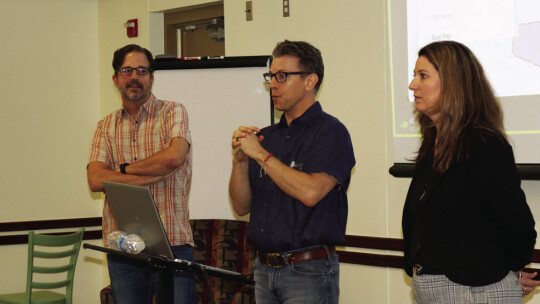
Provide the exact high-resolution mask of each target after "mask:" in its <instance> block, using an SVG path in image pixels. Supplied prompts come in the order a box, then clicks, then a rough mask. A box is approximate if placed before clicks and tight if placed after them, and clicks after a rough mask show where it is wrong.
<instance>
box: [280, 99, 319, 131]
mask: <svg viewBox="0 0 540 304" xmlns="http://www.w3.org/2000/svg"><path fill="white" fill-rule="evenodd" d="M322 113H323V110H322V106H321V104H320V103H319V102H318V101H316V102H315V103H314V104H313V105H311V107H309V108H308V109H307V110H306V111H305V112H304V114H302V115H300V117H298V118H296V119H294V120H293V121H291V124H293V123H295V122H298V123H302V124H306V125H310V124H312V123H313V121H315V119H317V118H318V117H319V116H320V115H321V114H322ZM279 126H280V127H282V128H286V127H287V121H286V119H285V114H282V115H281V119H280V120H279Z"/></svg>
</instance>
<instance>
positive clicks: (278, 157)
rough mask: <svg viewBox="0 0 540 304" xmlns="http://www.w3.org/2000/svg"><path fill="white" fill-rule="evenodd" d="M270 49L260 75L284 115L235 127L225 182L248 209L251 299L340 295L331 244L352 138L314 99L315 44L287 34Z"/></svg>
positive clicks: (317, 76)
mask: <svg viewBox="0 0 540 304" xmlns="http://www.w3.org/2000/svg"><path fill="white" fill-rule="evenodd" d="M272 55H273V57H274V58H273V62H272V65H271V67H270V72H269V73H265V74H264V78H265V80H266V82H267V83H268V84H269V86H270V90H271V94H272V101H273V103H274V107H275V108H276V109H277V110H280V111H283V115H282V116H281V120H280V122H279V124H276V125H272V126H269V127H266V128H264V129H262V130H260V129H259V128H257V127H253V126H252V127H246V126H241V127H239V128H238V129H237V130H236V131H234V133H233V139H232V147H233V149H234V151H233V155H234V156H233V168H232V174H231V179H230V184H229V193H230V196H231V199H232V203H233V207H234V210H235V211H236V213H237V214H239V215H245V214H248V213H250V223H249V228H248V242H249V243H250V244H251V245H252V246H253V247H254V248H255V249H256V250H257V258H256V264H255V283H256V285H255V286H256V288H255V293H256V302H257V303H258V304H266V303H284V304H292V303H310V304H317V303H338V298H339V263H338V257H337V254H336V251H335V246H336V245H344V244H345V227H346V224H347V212H348V204H347V193H346V192H347V188H348V186H349V182H350V177H351V170H352V168H353V167H354V165H355V159H354V153H353V148H352V143H351V139H350V136H349V133H348V131H347V129H346V128H345V126H344V125H343V124H342V123H341V122H339V121H338V120H337V119H336V118H335V117H333V116H330V115H328V114H326V113H325V112H323V110H322V107H321V105H320V104H319V102H318V101H316V100H315V96H316V94H317V91H318V89H319V87H320V85H321V82H322V80H323V76H324V65H323V61H322V57H321V53H320V51H319V50H318V49H317V48H315V47H313V46H312V45H310V44H309V43H306V42H298V41H296V42H295V41H287V40H285V41H283V42H281V43H279V44H278V45H277V46H276V48H275V49H274V51H273V53H272Z"/></svg>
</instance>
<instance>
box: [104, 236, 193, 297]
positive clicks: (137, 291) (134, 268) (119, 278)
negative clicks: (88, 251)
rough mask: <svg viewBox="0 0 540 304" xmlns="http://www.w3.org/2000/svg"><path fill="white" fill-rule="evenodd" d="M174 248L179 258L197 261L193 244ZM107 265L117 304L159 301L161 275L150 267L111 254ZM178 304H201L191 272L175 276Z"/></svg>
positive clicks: (173, 250)
mask: <svg viewBox="0 0 540 304" xmlns="http://www.w3.org/2000/svg"><path fill="white" fill-rule="evenodd" d="M171 249H172V252H173V254H174V256H175V257H177V258H179V259H183V260H188V261H193V247H191V246H190V245H180V246H172V247H171ZM107 264H108V266H109V276H110V279H111V289H112V295H113V298H114V303H115V304H137V303H140V304H150V303H152V297H153V295H156V297H157V299H158V300H159V273H158V272H156V271H154V270H153V269H152V268H149V267H147V266H146V265H136V264H129V263H124V262H122V261H121V260H119V259H118V258H117V257H116V256H113V255H111V254H108V255H107ZM158 303H159V301H158ZM174 303H175V304H195V303H197V294H196V292H195V280H194V279H193V276H192V275H191V273H184V272H181V273H179V274H175V277H174Z"/></svg>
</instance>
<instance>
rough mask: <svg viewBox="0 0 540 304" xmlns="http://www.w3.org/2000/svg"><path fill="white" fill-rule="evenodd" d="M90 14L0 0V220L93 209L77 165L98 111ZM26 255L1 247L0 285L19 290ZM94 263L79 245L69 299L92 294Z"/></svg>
mask: <svg viewBox="0 0 540 304" xmlns="http://www.w3.org/2000/svg"><path fill="white" fill-rule="evenodd" d="M97 20H98V2H97V0H70V1H66V0H48V1H41V0H25V1H18V0H4V1H0V28H2V30H1V31H0V54H1V56H0V66H1V67H2V71H3V72H2V73H0V83H1V84H2V85H1V87H2V95H1V96H2V97H1V105H2V111H1V114H0V123H1V127H0V134H1V135H0V142H1V143H2V149H1V150H0V159H2V161H1V162H2V163H1V165H0V168H2V179H1V181H2V182H1V183H0V189H1V193H2V202H1V203H0V222H12V221H24V220H44V219H58V218H77V217H94V216H99V214H100V209H101V204H100V202H99V201H94V200H93V199H92V198H91V196H90V194H89V190H88V186H87V184H86V172H85V169H84V168H85V165H86V161H87V158H88V147H89V141H90V138H91V136H92V132H93V128H94V126H95V124H96V121H97V119H98V117H99V116H98V110H99V103H98V101H99V90H100V85H99V82H98V79H99V73H98V62H99V58H98V23H97ZM91 243H95V242H91ZM97 243H101V241H97ZM26 255H27V246H26V245H16V246H0V269H1V271H0V272H1V274H2V279H1V281H2V284H0V293H7V292H18V291H24V289H25V284H26V262H27V260H26ZM102 264H103V256H102V255H101V254H100V253H97V252H90V251H88V250H85V249H82V250H81V253H80V257H79V261H78V266H77V271H76V272H75V302H76V303H85V302H86V303H96V302H97V300H98V292H99V290H100V288H101V287H102V284H103V274H102V273H103V269H104V268H103V265H102Z"/></svg>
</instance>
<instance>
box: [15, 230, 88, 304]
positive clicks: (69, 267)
mask: <svg viewBox="0 0 540 304" xmlns="http://www.w3.org/2000/svg"><path fill="white" fill-rule="evenodd" d="M83 234H84V228H80V229H79V230H77V232H75V233H72V234H65V235H45V234H35V233H34V232H33V231H30V232H29V233H28V269H27V279H26V303H30V300H31V295H32V290H33V289H56V288H61V287H65V288H66V303H68V304H69V303H72V299H73V277H74V275H75V265H76V264H77V258H78V256H79V249H80V248H81V242H82V238H83ZM53 260H55V261H53ZM36 274H39V275H36ZM37 280H39V281H37Z"/></svg>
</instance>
